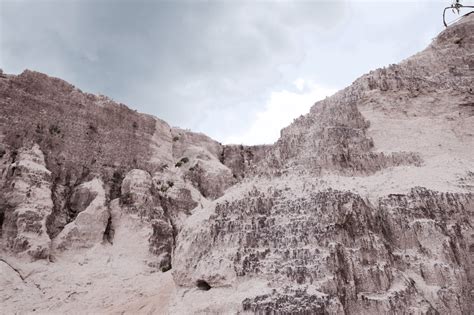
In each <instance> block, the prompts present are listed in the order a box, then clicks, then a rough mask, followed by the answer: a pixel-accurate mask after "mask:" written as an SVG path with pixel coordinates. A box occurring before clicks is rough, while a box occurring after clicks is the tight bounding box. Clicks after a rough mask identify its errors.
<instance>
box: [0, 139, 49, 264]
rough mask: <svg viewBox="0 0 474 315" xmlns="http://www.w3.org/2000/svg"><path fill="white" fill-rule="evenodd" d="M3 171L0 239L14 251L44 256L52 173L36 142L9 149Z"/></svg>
mask: <svg viewBox="0 0 474 315" xmlns="http://www.w3.org/2000/svg"><path fill="white" fill-rule="evenodd" d="M10 158H11V161H12V163H11V164H10V165H8V166H7V167H6V168H5V170H4V174H3V176H4V184H3V185H4V190H3V191H2V192H3V204H2V207H3V209H2V229H1V231H2V238H3V239H4V240H5V242H6V246H7V247H8V248H11V249H12V250H13V251H14V252H16V253H28V254H29V255H30V256H32V257H33V258H47V257H48V256H49V253H50V238H49V236H48V234H47V232H46V218H47V216H48V215H49V214H50V213H51V211H52V209H53V202H52V200H51V172H50V171H49V170H48V169H46V167H45V161H44V156H43V153H42V152H41V150H40V148H39V146H38V145H36V144H35V145H33V146H32V147H31V148H23V149H22V150H20V151H19V152H11V156H10Z"/></svg>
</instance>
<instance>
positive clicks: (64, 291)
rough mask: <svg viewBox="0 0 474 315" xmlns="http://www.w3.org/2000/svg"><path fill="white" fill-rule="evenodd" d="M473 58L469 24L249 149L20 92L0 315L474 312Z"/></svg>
mask: <svg viewBox="0 0 474 315" xmlns="http://www.w3.org/2000/svg"><path fill="white" fill-rule="evenodd" d="M473 51H474V15H470V16H467V17H465V18H463V19H462V20H461V21H459V22H458V23H456V24H454V25H453V26H451V27H449V28H448V29H446V30H445V31H444V32H442V33H441V34H440V35H439V36H438V37H437V38H436V39H434V40H433V42H432V43H431V45H430V46H429V47H428V48H427V49H425V50H424V51H422V52H420V53H418V54H417V55H415V56H413V57H411V58H409V59H407V60H404V61H403V62H401V63H400V64H398V65H390V66H389V67H388V68H384V69H378V70H375V71H372V72H370V73H369V74H366V75H364V76H362V77H361V78H359V79H357V80H356V81H355V82H354V83H353V84H352V85H351V86H349V87H347V88H345V89H344V90H342V91H340V92H338V93H336V94H335V95H333V96H331V97H329V98H327V99H325V100H323V101H321V102H318V103H316V104H315V105H314V106H313V107H312V109H311V111H310V112H309V113H308V114H307V115H304V116H301V117H300V118H298V119H296V120H295V121H294V123H292V124H291V125H290V126H288V127H286V128H285V129H283V130H282V132H281V137H280V139H279V140H278V141H277V142H276V143H275V144H274V145H265V146H251V147H247V146H237V145H221V144H220V143H218V142H216V141H214V140H212V139H210V138H209V137H207V136H205V135H203V134H199V133H194V132H191V131H187V130H183V129H179V128H171V127H170V126H169V125H168V124H167V123H166V122H163V121H161V120H159V119H157V118H155V117H152V116H149V115H144V114H140V113H137V112H135V111H132V110H130V109H128V108H127V107H126V106H125V105H123V104H117V103H115V102H114V101H112V100H110V99H108V98H107V97H104V96H95V95H91V94H87V93H83V92H82V91H80V90H78V89H77V88H75V87H73V86H72V85H70V84H68V83H66V82H64V81H62V80H60V79H55V78H50V77H48V76H46V75H43V74H40V73H37V72H32V71H28V70H27V71H25V72H23V73H22V74H20V75H16V76H15V75H8V74H5V75H2V76H1V77H0V171H1V178H0V226H1V235H2V237H1V242H0V258H1V260H0V269H1V271H2V273H1V274H0V283H1V284H2V286H1V288H0V292H1V293H2V294H1V295H2V297H1V298H0V299H1V302H2V310H0V313H1V312H3V311H4V310H5V311H4V312H6V313H12V312H20V313H22V312H33V311H40V312H43V313H51V312H53V313H58V312H60V313H65V312H70V311H74V312H78V311H79V312H87V313H99V312H100V313H103V312H104V311H105V312H113V313H122V312H133V313H140V312H146V313H176V314H188V313H211V314H212V313H214V314H216V313H217V314H222V313H246V312H249V313H257V314H470V313H472V312H474V305H473V303H472V301H473V300H474V299H473V294H474V287H473V283H474V230H473V226H474V221H473V220H474V175H473V174H474V111H473V104H474V92H473V90H472V88H473V82H474V53H473ZM25 254H26V255H25ZM25 256H30V257H33V258H35V259H36V261H33V262H31V261H30V259H25ZM38 258H50V259H49V260H46V259H38ZM53 261H54V262H53ZM169 269H171V271H170V272H168V270H169ZM70 278H71V281H66V279H70Z"/></svg>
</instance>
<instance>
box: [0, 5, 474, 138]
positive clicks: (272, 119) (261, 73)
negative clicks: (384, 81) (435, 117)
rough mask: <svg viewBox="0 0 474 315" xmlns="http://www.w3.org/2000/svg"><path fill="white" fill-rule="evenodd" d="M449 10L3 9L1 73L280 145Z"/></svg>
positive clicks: (421, 38) (219, 134)
mask: <svg viewBox="0 0 474 315" xmlns="http://www.w3.org/2000/svg"><path fill="white" fill-rule="evenodd" d="M464 2H465V4H468V2H469V1H464ZM449 4H450V1H438V2H437V1H381V0H379V1H326V2H324V1H291V2H290V1H278V2H274V1H265V2H263V1H260V2H255V1H239V0H233V1H151V0H150V1H132V0H130V1H112V0H96V1H89V0H85V1H80V0H69V1H68V0H61V1H59V0H49V1H45V0H34V1H33V0H31V1H21V0H15V1H14V0H0V68H3V70H4V72H7V73H21V72H22V71H23V70H24V69H32V70H37V71H41V72H44V73H46V74H48V75H51V76H56V77H60V78H62V79H65V80H66V81H69V82H71V83H72V84H74V85H75V86H77V87H79V88H80V89H82V90H83V91H87V92H91V93H96V94H104V95H107V96H109V97H111V98H113V99H114V100H116V101H118V102H122V103H125V104H127V105H128V106H129V107H131V108H133V109H137V110H138V111H140V112H144V113H149V114H153V115H155V116H158V117H160V118H162V119H164V120H166V121H167V122H168V123H169V124H171V125H172V126H179V127H182V128H189V129H191V130H193V131H200V132H204V133H206V134H208V135H209V136H211V137H213V138H214V139H216V140H218V141H221V142H223V143H244V144H257V143H272V142H274V141H276V140H277V138H278V136H279V130H280V129H281V128H283V127H285V126H286V125H288V124H289V123H291V121H292V120H293V119H294V118H296V117H298V116H299V115H301V114H304V113H306V112H308V110H309V108H310V107H311V105H312V104H313V103H314V102H315V101H317V100H318V99H321V98H324V97H325V96H327V95H331V94H332V93H334V92H335V91H337V90H338V89H340V88H343V87H345V86H347V85H349V84H350V83H351V82H352V81H354V80H355V79H356V78H357V77H359V76H360V75H362V74H364V73H366V72H368V71H370V70H372V69H375V68H378V67H382V66H385V65H388V64H390V63H396V62H399V61H401V60H403V59H404V58H406V57H409V56H410V55H412V54H414V53H416V52H418V51H420V50H422V49H423V48H424V47H426V46H427V45H428V44H429V43H430V41H431V39H432V38H434V37H435V36H436V35H437V34H438V33H439V32H440V31H441V30H442V29H443V25H442V21H441V14H442V9H443V7H445V6H447V5H449Z"/></svg>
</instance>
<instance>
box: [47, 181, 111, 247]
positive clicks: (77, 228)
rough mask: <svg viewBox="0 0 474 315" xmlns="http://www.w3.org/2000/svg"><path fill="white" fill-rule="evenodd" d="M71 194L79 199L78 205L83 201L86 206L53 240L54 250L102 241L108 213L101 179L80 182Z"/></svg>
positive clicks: (90, 244) (90, 245)
mask: <svg viewBox="0 0 474 315" xmlns="http://www.w3.org/2000/svg"><path fill="white" fill-rule="evenodd" d="M73 196H77V197H75V198H76V200H80V201H81V202H80V203H78V205H80V206H84V203H83V201H85V202H86V204H87V206H86V207H85V208H84V209H83V210H82V211H80V212H79V213H78V214H77V216H76V218H75V219H74V221H72V222H71V223H69V224H67V225H66V226H65V227H64V229H63V230H62V231H61V232H60V233H59V235H58V236H57V237H56V238H55V239H54V240H53V248H54V249H55V250H60V251H61V250H65V249H71V248H84V247H85V248H87V247H92V246H93V245H95V244H100V243H101V242H102V241H103V238H104V233H105V230H106V228H107V223H108V220H109V216H110V213H109V209H108V208H107V204H106V199H105V190H104V188H103V183H102V181H101V180H100V179H93V180H92V181H89V182H86V183H84V184H81V185H80V186H79V187H78V188H77V189H76V190H75V192H74V194H73Z"/></svg>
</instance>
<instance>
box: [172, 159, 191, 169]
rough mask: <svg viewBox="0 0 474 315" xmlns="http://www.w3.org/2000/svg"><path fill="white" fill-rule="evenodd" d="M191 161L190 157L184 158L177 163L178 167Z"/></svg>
mask: <svg viewBox="0 0 474 315" xmlns="http://www.w3.org/2000/svg"><path fill="white" fill-rule="evenodd" d="M188 162H189V159H188V158H187V157H184V158H182V159H181V160H179V161H178V162H177V163H176V165H175V166H176V167H181V165H183V164H186V163H188Z"/></svg>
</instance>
